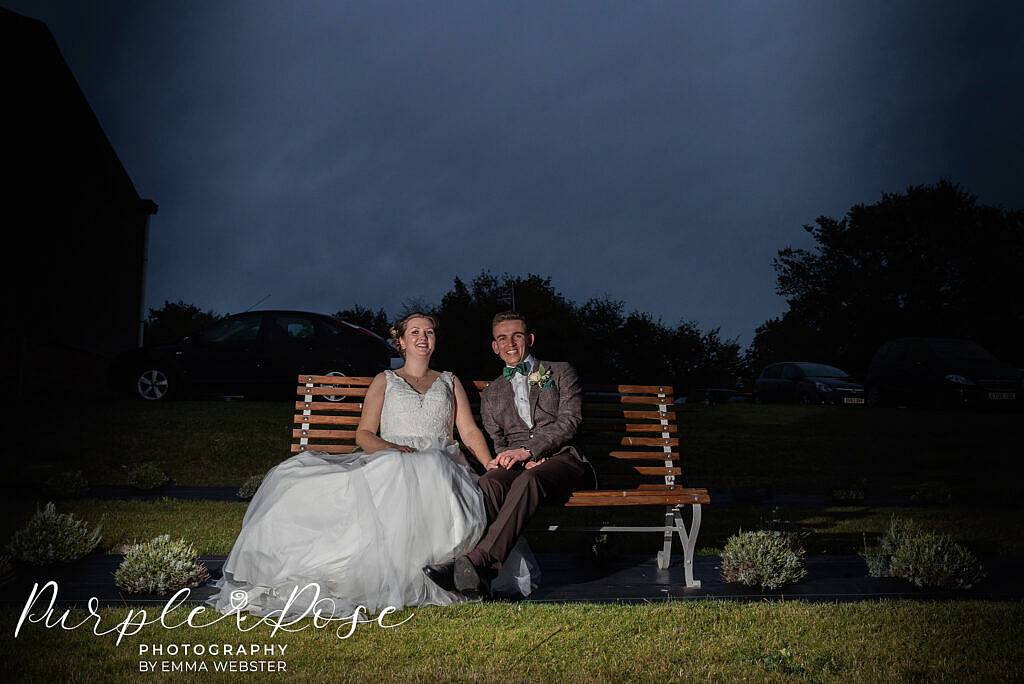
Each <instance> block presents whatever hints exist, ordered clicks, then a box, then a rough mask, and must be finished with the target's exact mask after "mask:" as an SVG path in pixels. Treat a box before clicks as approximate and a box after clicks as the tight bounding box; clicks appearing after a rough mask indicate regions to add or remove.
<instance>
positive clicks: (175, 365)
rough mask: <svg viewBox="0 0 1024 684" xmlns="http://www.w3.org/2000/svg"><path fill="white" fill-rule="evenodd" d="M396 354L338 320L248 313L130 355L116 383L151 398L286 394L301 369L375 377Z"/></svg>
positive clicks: (117, 367) (117, 368)
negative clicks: (180, 338) (196, 395)
mask: <svg viewBox="0 0 1024 684" xmlns="http://www.w3.org/2000/svg"><path fill="white" fill-rule="evenodd" d="M394 353H395V352H394V349H393V348H392V347H391V345H389V344H388V343H387V342H386V341H385V340H384V338H382V337H380V336H379V335H377V334H375V333H373V332H370V331H369V330H366V329H365V328H362V327H360V326H358V325H353V324H351V323H347V322H345V321H343V320H340V319H338V318H332V317H331V316H324V315H323V314H317V313H309V312H305V311H250V312H247V313H241V314H236V315H234V316H228V317H226V318H224V319H222V320H220V321H218V322H217V323H215V324H213V325H212V326H210V327H208V328H206V329H205V330H203V331H202V332H200V333H197V334H195V335H192V336H190V337H186V338H185V339H183V340H181V341H179V342H175V343H173V344H165V345H158V346H151V347H142V348H141V349H138V350H136V351H134V352H132V353H129V354H126V355H124V356H123V357H121V358H119V359H118V360H117V361H116V362H115V363H114V366H113V370H112V380H113V382H114V383H115V387H116V388H120V389H123V390H128V391H130V392H133V393H135V394H137V395H138V396H139V397H142V398H143V399H148V400H152V401H156V400H161V399H166V398H168V397H174V396H181V395H184V394H219V395H221V396H224V395H228V396H264V397H270V396H280V397H288V396H292V395H294V392H295V384H296V379H297V376H298V374H299V373H302V372H312V373H317V374H322V375H328V374H333V375H376V374H377V373H379V372H380V371H381V370H384V369H385V368H389V367H390V363H391V357H392V356H393V355H394Z"/></svg>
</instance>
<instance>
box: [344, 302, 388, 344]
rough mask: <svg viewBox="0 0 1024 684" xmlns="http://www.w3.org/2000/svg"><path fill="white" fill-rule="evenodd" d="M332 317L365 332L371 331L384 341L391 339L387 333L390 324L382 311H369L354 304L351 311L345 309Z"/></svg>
mask: <svg viewBox="0 0 1024 684" xmlns="http://www.w3.org/2000/svg"><path fill="white" fill-rule="evenodd" d="M334 316H335V318H340V319H341V320H343V321H348V322H349V323H355V324H356V325H361V326H363V327H364V328H366V329H367V330H372V331H373V332H375V333H377V334H378V335H380V336H381V337H383V338H384V339H385V340H386V339H389V338H390V337H391V334H390V332H389V330H390V328H391V323H390V321H389V320H388V315H387V314H386V313H385V312H384V309H378V310H377V311H372V310H371V309H367V308H365V307H362V306H360V305H359V304H356V305H355V306H353V307H352V308H351V309H345V310H344V311H339V312H337V313H336V314H334Z"/></svg>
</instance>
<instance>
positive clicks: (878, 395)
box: [864, 385, 885, 408]
mask: <svg viewBox="0 0 1024 684" xmlns="http://www.w3.org/2000/svg"><path fill="white" fill-rule="evenodd" d="M864 403H865V404H866V405H867V406H868V407H869V408H879V407H882V406H885V397H884V396H883V395H882V389H881V388H880V387H879V386H878V385H870V386H868V388H867V389H866V391H865V392H864Z"/></svg>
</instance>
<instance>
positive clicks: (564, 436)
mask: <svg viewBox="0 0 1024 684" xmlns="http://www.w3.org/2000/svg"><path fill="white" fill-rule="evenodd" d="M534 364H535V365H534V370H536V369H537V368H539V367H540V365H541V364H544V367H545V368H550V369H551V381H552V385H551V386H550V387H548V388H547V389H543V390H542V389H541V388H539V387H537V386H536V385H534V384H530V411H531V414H530V415H531V416H532V417H533V427H532V428H531V427H530V426H529V425H527V424H526V423H525V422H523V419H522V418H521V417H520V416H519V412H518V411H517V410H516V405H515V390H513V389H512V383H510V382H509V381H508V380H506V379H505V378H504V377H503V376H500V375H499V376H498V377H497V378H495V380H494V381H493V382H491V384H489V385H488V386H487V387H485V388H484V390H483V392H481V394H480V420H481V421H482V422H483V424H484V429H485V430H487V434H489V435H490V437H491V440H492V441H493V442H494V453H495V454H499V453H501V452H502V451H505V450H506V449H516V448H519V447H524V448H527V449H529V450H530V451H531V452H532V453H533V458H534V460H540V459H544V458H549V457H551V456H556V455H560V454H571V455H572V456H574V457H575V458H577V459H579V460H580V461H582V462H584V463H587V459H586V457H585V456H584V455H583V453H582V452H581V451H580V449H579V448H578V446H577V445H576V443H575V437H576V430H577V429H578V428H579V425H580V422H581V421H582V420H583V385H582V384H580V378H579V376H578V375H577V374H576V369H574V368H573V367H572V366H570V365H569V364H567V363H562V362H559V361H541V360H540V359H538V358H537V357H534Z"/></svg>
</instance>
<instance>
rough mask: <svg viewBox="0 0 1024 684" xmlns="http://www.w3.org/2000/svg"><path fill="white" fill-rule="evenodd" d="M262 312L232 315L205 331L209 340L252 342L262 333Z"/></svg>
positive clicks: (204, 335) (205, 338)
mask: <svg viewBox="0 0 1024 684" xmlns="http://www.w3.org/2000/svg"><path fill="white" fill-rule="evenodd" d="M261 318H262V315H261V314H248V315H244V316H232V317H231V318H226V319H224V320H223V321H221V322H220V323H217V324H216V325H214V326H213V327H211V328H207V329H206V330H205V331H204V332H203V339H204V340H206V341H207V342H252V341H253V340H255V339H256V338H257V337H258V336H259V334H260V319H261Z"/></svg>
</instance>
